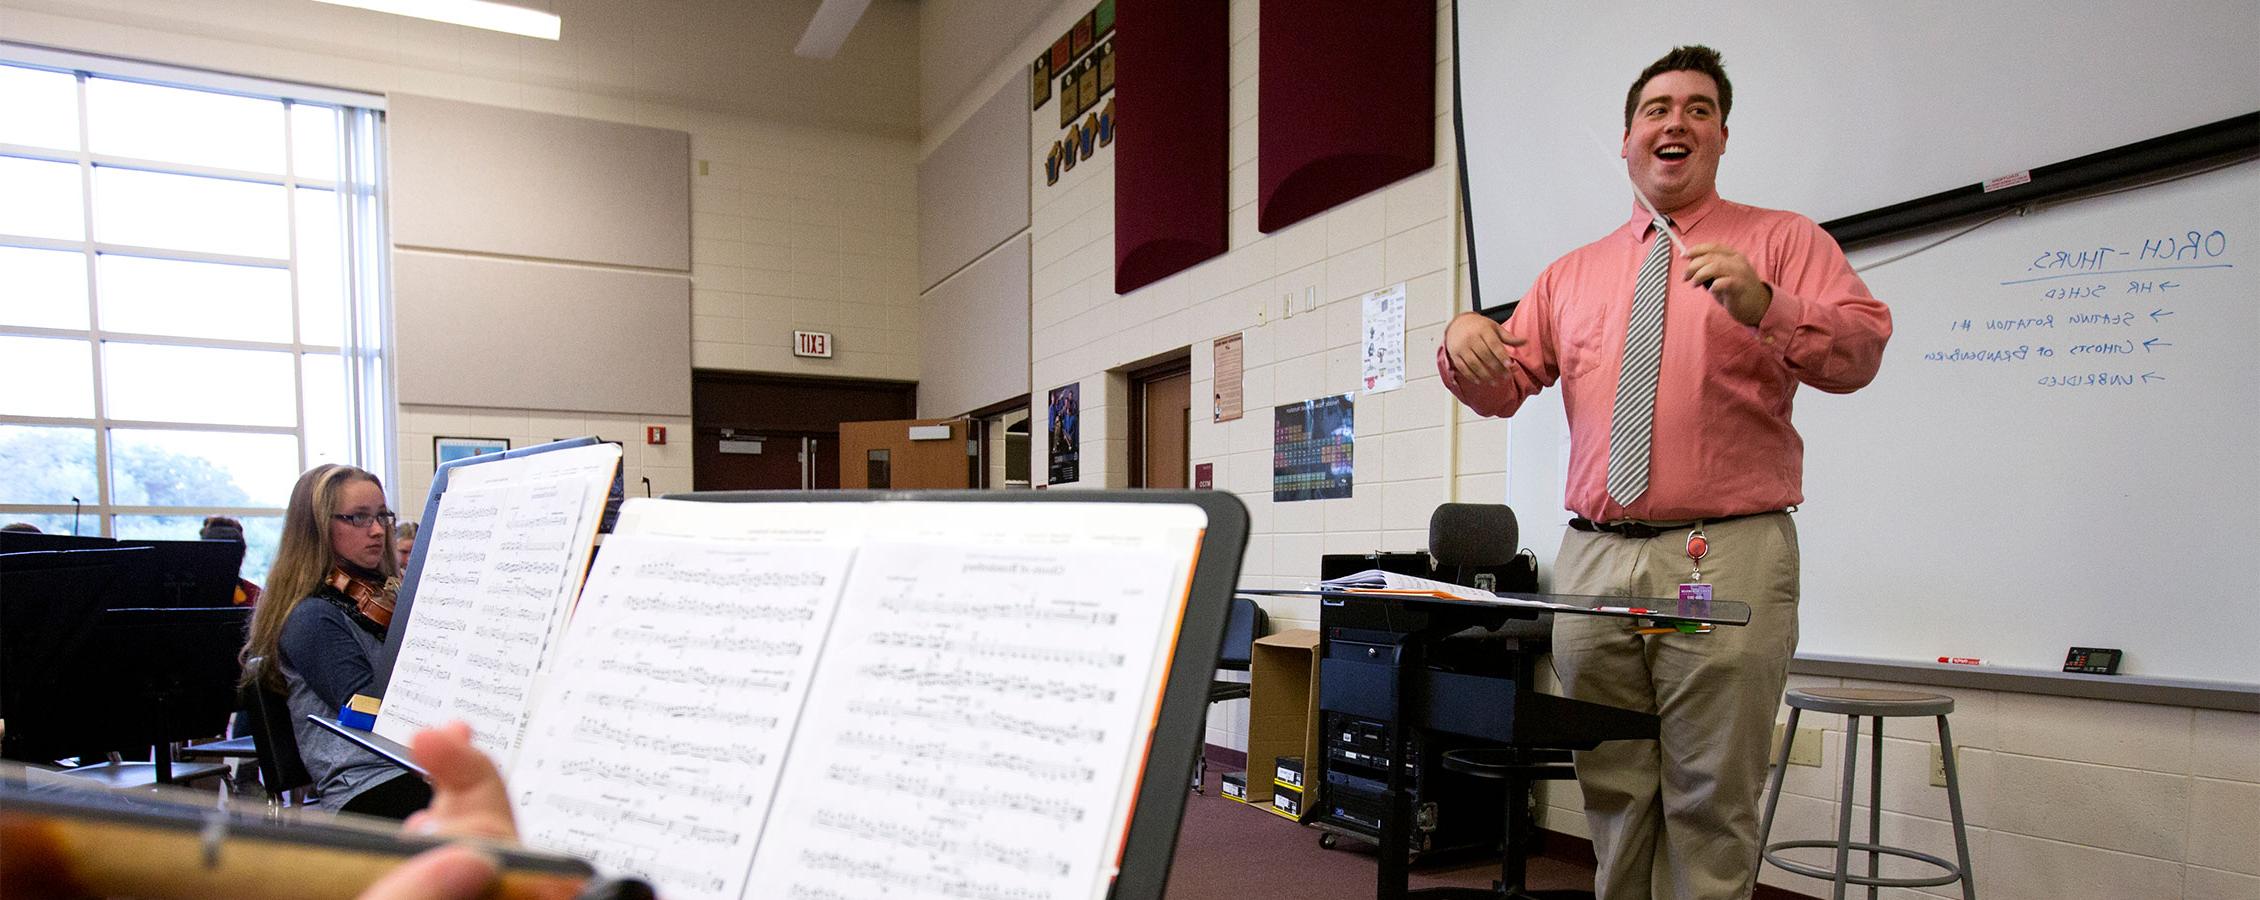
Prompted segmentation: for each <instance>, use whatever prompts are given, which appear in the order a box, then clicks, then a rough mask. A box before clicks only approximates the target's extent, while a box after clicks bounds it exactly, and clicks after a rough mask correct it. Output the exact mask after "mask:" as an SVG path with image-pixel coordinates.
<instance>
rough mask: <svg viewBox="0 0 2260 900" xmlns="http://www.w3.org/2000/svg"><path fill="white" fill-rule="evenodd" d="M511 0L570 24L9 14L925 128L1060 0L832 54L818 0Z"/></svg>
mask: <svg viewBox="0 0 2260 900" xmlns="http://www.w3.org/2000/svg"><path fill="white" fill-rule="evenodd" d="M511 2H516V3H519V4H521V5H525V6H531V7H535V8H540V9H547V10H549V11H552V12H555V13H557V14H558V15H559V16H560V17H561V18H563V20H564V33H563V35H562V37H561V39H560V40H558V41H555V42H551V41H544V40H537V39H533V38H524V37H517V36H513V35H504V34H495V33H492V32H483V31H477V30H474V29H469V28H463V27H459V26H454V25H446V24H440V23H435V22H425V21H422V20H418V19H408V18H402V17H399V16H392V15H386V14H383V13H376V12H369V11H366V10H358V9H349V8H343V7H337V6H331V5H328V4H323V3H314V2H311V0H0V24H4V23H5V20H6V15H5V12H4V10H5V9H18V10H30V11H38V12H50V13H54V14H57V15H63V16H70V17H73V18H77V19H82V20H91V21H95V22H102V23H109V24H115V25H120V26H129V27H146V28H154V29H160V30H163V31H167V32H174V33H184V34H189V35H196V36H202V37H209V38H217V39H223V40H230V41H239V42H242V43H248V44H254V45H259V46H269V47H278V48H287V49H290V50H296V51H302V52H314V53H322V54H331V55H338V56H346V57H352V58H359V59H365V60H371V61H375V62H381V63H386V64H398V65H404V66H412V67H416V68H420V69H428V70H433V71H440V72H450V73H460V74H463V75H467V76H472V77H487V78H494V79H496V80H500V81H511V82H518V83H530V84H534V85H538V86H543V87H551V88H556V89H560V90H570V91H579V92H586V93H591V94H598V95H604V96H616V97H627V98H633V99H636V100H642V101H649V102H658V103H666V104H670V105H681V106H686V107H690V108H694V109H704V110H713V111H720V112H728V113H735V114H739V115H745V116H753V117H757V118H763V119H773V120H783V121H788V122H794V123H799V124H805V125H815V126H823V127H830V128H843V129H849V130H854V131H859V132H865V133H874V134H883V135H888V136H892V137H901V138H907V139H912V140H916V139H918V138H919V137H920V132H921V131H922V126H924V125H930V124H931V123H933V122H934V121H936V120H937V119H938V118H939V117H941V116H943V115H946V114H947V113H948V112H949V110H950V109H951V108H952V107H953V106H955V105H956V104H957V103H958V102H959V101H961V100H962V99H963V98H964V96H965V95H966V94H967V93H969V92H970V91H972V90H974V89H976V88H978V87H980V86H981V85H982V83H983V82H984V81H985V80H987V79H988V78H989V76H990V75H991V74H992V73H994V72H995V71H996V66H997V65H998V63H999V62H1000V61H1001V58H1002V56H1003V54H1004V53H1006V52H1007V51H1009V50H1010V49H1011V48H1012V47H1013V46H1015V45H1017V44H1018V43H1019V42H1020V41H1021V39H1022V38H1024V37H1025V36H1026V34H1027V33H1028V32H1029V30H1030V29H1031V28H1032V27H1034V24H1035V23H1036V21H1038V20H1040V19H1042V18H1043V17H1044V13H1045V12H1046V11H1047V10H1049V9H1050V8H1052V7H1054V6H1057V5H1058V3H1059V0H924V2H923V3H921V2H919V0H875V2H873V3H872V4H871V6H870V8H869V9H868V10H867V11H866V12H865V13H864V15H863V19H862V21H860V22H858V23H857V24H856V27H855V30H854V32H853V33H851V34H850V35H849V37H848V39H847V43H846V44H845V45H844V46H842V47H841V49H840V52H839V55H837V56H835V57H833V58H832V59H828V60H812V59H803V58H801V57H798V56H794V55H793V53H792V49H793V45H794V44H795V43H796V42H798V41H799V40H800V36H801V33H802V31H804V30H805V29H806V28H807V26H808V21H809V17H810V16H812V15H814V14H815V11H816V7H817V6H818V5H819V3H820V0H511ZM4 30H5V29H4V28H0V31H4ZM4 36H5V35H4V34H0V37H4ZM922 44H923V45H924V48H923V49H924V52H923V53H922V52H921V50H922V47H921V45H922ZM338 87H344V88H358V87H364V86H360V85H351V84H341V85H338ZM921 106H923V107H924V109H923V111H922V110H921Z"/></svg>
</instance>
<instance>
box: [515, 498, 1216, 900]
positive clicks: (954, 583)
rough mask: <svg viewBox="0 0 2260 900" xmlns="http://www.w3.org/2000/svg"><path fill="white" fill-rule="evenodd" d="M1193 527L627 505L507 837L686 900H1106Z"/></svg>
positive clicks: (1189, 516) (551, 688) (554, 679)
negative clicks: (521, 837) (646, 881)
mask: <svg viewBox="0 0 2260 900" xmlns="http://www.w3.org/2000/svg"><path fill="white" fill-rule="evenodd" d="M1204 525H1205V517H1204V515H1203V514H1202V513H1201V511H1200V510H1199V509H1198V508H1196V507H1188V506H1178V505H1171V504H1143V503H1107V504H1097V503H1093V504H1074V503H1056V504H1055V503H1045V504H1028V503H1019V504H1012V503H981V502H953V503H890V502H881V503H870V504H847V503H811V504H799V503H776V502H769V503H707V502H689V501H668V500H657V501H652V500H631V501H629V504H628V506H627V508H626V509H624V510H623V512H622V515H621V519H620V524H619V527H618V529H617V530H616V531H615V533H614V534H613V536H612V537H611V538H610V539H609V540H608V541H607V543H606V545H605V548H604V550H603V553H602V554H601V555H600V556H599V557H598V561H597V565H596V566H595V568H594V570H593V571H592V573H591V575H590V579H589V584H588V587H587V590H586V591H585V592H584V594H583V597H582V600H581V603H580V608H579V611H578V612H577V613H576V614H575V617H574V621H573V623H572V626H571V628H570V629H569V632H568V634H567V636H566V639H565V642H564V645H563V648H562V651H561V653H560V660H559V664H558V666H557V668H556V670H555V672H554V674H553V675H552V676H551V677H550V678H549V680H548V683H547V684H546V685H545V688H544V691H543V695H542V699H541V700H540V701H539V703H538V704H537V708H536V712H535V724H534V728H533V730H532V732H531V734H530V737H529V741H528V743H527V745H526V747H525V749H524V750H523V751H522V753H521V760H520V768H519V771H518V773H517V774H516V775H515V776H514V781H513V790H514V792H515V793H514V798H515V799H516V801H517V807H518V815H519V823H520V827H521V829H523V831H524V833H525V835H526V838H527V840H528V842H529V843H533V844H535V845H538V846H545V847H549V848H552V849H558V850H564V851H567V852H572V853H576V854H580V855H585V856H587V857H589V858H590V859H592V860H594V861H596V862H598V863H599V864H600V865H604V866H608V867H616V868H618V869H622V870H625V871H627V872H630V873H634V874H638V875H643V876H645V877H648V878H650V879H652V880H653V881H654V883H656V884H657V885H659V886H660V887H661V889H662V892H663V893H665V894H667V895H669V896H674V897H716V898H728V897H756V896H758V897H810V898H821V897H834V896H839V897H846V896H876V895H879V894H885V895H887V896H890V897H898V898H904V897H908V898H917V897H934V898H942V897H965V896H984V897H1015V896H1028V897H1037V896H1042V897H1078V898H1092V900H1098V898H1102V897H1104V896H1106V894H1107V891H1108V888H1109V885H1110V882H1111V880H1112V878H1113V877H1114V875H1115V874H1116V868H1115V867H1116V865H1117V863H1118V859H1119V855H1120V851H1121V846H1122V841H1123V839H1124V835H1125V831H1126V829H1127V827H1128V823H1129V820H1130V817H1131V816H1130V814H1131V812H1132V809H1131V807H1132V805H1133V800H1134V799H1135V797H1136V790H1137V787H1138V784H1137V782H1138V776H1139V773H1140V771H1141V770H1142V760H1143V759H1144V755H1145V753H1146V751H1147V745H1148V742H1149V740H1150V737H1151V734H1152V729H1153V726H1154V720H1155V716H1156V715H1157V714H1158V711H1159V705H1160V698H1161V688H1162V685H1163V681H1164V680H1165V675H1166V673H1167V667H1168V662H1169V657H1170V654H1171V652H1172V651H1173V650H1174V648H1175V642H1176V638H1177V632H1178V629H1179V624H1180V621H1181V618H1182V615H1183V612H1184V604H1185V602H1186V597H1187V592H1188V591H1189V589H1190V585H1191V577H1192V571H1193V567H1194V563H1195V561H1196V559H1195V557H1196V556H1197V554H1198V549H1199V546H1200V538H1201V533H1202V529H1203V527H1204ZM827 533H828V534H829V535H831V537H829V538H826V537H824V535H825V534H827ZM690 534H698V535H703V537H691V536H687V535H690Z"/></svg>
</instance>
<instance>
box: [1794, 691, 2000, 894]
mask: <svg viewBox="0 0 2260 900" xmlns="http://www.w3.org/2000/svg"><path fill="white" fill-rule="evenodd" d="M1786 700H1787V702H1788V703H1789V729H1788V735H1789V737H1788V738H1785V739H1784V740H1783V741H1782V742H1781V753H1780V754H1779V755H1777V756H1776V757H1775V759H1774V769H1773V789H1772V791H1771V792H1770V793H1768V795H1767V796H1766V817H1765V822H1764V824H1762V825H1760V826H1759V827H1758V843H1759V844H1760V845H1762V846H1763V847H1764V848H1765V849H1764V850H1762V851H1760V856H1761V857H1762V858H1763V859H1764V860H1765V861H1766V862H1769V863H1773V864H1774V865H1776V866H1779V867H1781V868H1783V869H1786V870H1788V871H1791V872H1795V873H1797V874H1799V875H1805V876H1809V877H1812V878H1827V879H1830V880H1832V881H1834V882H1835V883H1836V893H1835V897H1836V900H1843V898H1844V886H1845V885H1847V884H1864V885H1867V886H1868V897H1869V900H1874V898H1875V896H1876V888H1878V887H1931V886H1934V885H1941V884H1946V883H1948V882H1953V881H1960V882H1961V883H1962V898H1963V900H1976V898H1977V882H1976V880H1975V879H1974V878H1973V877H1972V876H1971V874H1970V841H1969V835H1968V833H1967V832H1966V831H1965V830H1964V826H1963V822H1962V785H1961V781H1960V780H1959V778H1958V777H1957V775H1956V773H1955V771H1954V738H1953V735H1952V733H1951V732H1949V731H1948V730H1947V727H1946V714H1947V713H1950V712H1953V711H1954V698H1952V697H1948V696H1944V695H1942V694H1926V693H1923V692H1921V691H1900V690H1889V689H1884V688H1799V689H1797V690H1793V691H1790V692H1789V694H1788V696H1787V698H1786ZM1808 709H1809V710H1813V711H1814V712H1825V713H1838V714H1840V715H1843V716H1844V717H1845V719H1844V725H1845V731H1844V793H1843V795H1842V796H1841V797H1840V798H1839V799H1838V800H1837V813H1836V840H1833V841H1781V842H1778V843H1772V844H1768V843H1766V837H1767V836H1768V835H1770V834H1772V833H1773V813H1774V807H1775V806H1776V805H1778V804H1780V802H1781V779H1782V774H1783V772H1784V771H1785V770H1786V769H1788V767H1789V745H1790V744H1791V743H1792V742H1793V741H1794V740H1795V738H1796V735H1797V716H1798V714H1800V713H1802V712H1804V711H1805V710H1808ZM1861 716H1867V717H1869V718H1872V719H1874V720H1875V737H1874V738H1873V739H1872V743H1871V744H1870V747H1871V749H1870V750H1869V754H1868V755H1869V760H1868V768H1869V771H1870V778H1869V780H1868V839H1867V841H1866V842H1865V843H1855V842H1853V840H1852V780H1853V773H1854V771H1855V770H1856V769H1857V768H1858V765H1857V763H1858V759H1859V755H1860V754H1859V746H1860V717H1861ZM1887 716H1935V717H1937V719H1938V744H1939V752H1940V753H1941V754H1942V755H1943V758H1944V761H1945V766H1946V803H1947V808H1948V809H1950V810H1952V811H1953V815H1954V853H1955V855H1956V857H1957V859H1959V860H1960V865H1956V864H1955V863H1953V862H1949V861H1947V860H1945V859H1941V858H1939V857H1937V856H1932V855H1931V854H1928V853H1922V852H1919V851H1915V850H1908V849H1905V848H1901V847H1886V846H1884V845H1883V844H1882V834H1883V802H1882V798H1883V720H1884V718H1885V717H1887ZM1805 847H1834V848H1836V868H1835V870H1834V871H1830V870H1827V869H1821V868H1819V867H1816V866H1808V865H1805V864H1803V863H1799V862H1793V861H1790V860H1786V859H1783V858H1781V857H1780V856H1778V855H1777V853H1778V852H1779V851H1782V850H1792V849H1798V848H1805ZM1853 850H1863V851H1866V852H1867V854H1868V873H1867V874H1866V875H1853V874H1851V873H1850V865H1851V855H1852V851H1853ZM1884 854H1890V855H1892V856H1898V857H1904V858H1906V859H1912V860H1916V861H1918V862H1925V863H1929V864H1931V865H1934V866H1937V867H1939V868H1940V869H1942V870H1944V874H1941V875H1934V876H1930V877H1925V878H1885V877H1883V876H1882V875H1880V874H1878V871H1877V869H1878V866H1879V865H1880V862H1881V860H1882V857H1883V855H1884Z"/></svg>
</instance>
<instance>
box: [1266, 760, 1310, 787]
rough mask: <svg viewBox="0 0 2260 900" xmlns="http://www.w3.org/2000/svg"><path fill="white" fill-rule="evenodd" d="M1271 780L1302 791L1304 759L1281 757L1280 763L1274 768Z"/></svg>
mask: <svg viewBox="0 0 2260 900" xmlns="http://www.w3.org/2000/svg"><path fill="white" fill-rule="evenodd" d="M1271 780H1272V781H1275V782H1278V783H1279V784H1281V785H1284V786H1287V787H1291V788H1294V789H1296V790H1298V791H1299V790H1302V789H1303V758H1302V757H1300V756H1282V757H1279V760H1278V763H1277V764H1276V765H1274V766H1273V767H1272V775H1271Z"/></svg>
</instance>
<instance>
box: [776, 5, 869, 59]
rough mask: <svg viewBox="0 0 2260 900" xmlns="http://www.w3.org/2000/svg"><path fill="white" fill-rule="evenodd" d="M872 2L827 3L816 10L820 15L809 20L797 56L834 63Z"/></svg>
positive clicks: (795, 52) (797, 48) (795, 50)
mask: <svg viewBox="0 0 2260 900" xmlns="http://www.w3.org/2000/svg"><path fill="white" fill-rule="evenodd" d="M870 5H871V0H824V5H822V6H819V7H817V8H816V15H814V16H812V17H810V18H809V20H808V30H807V31H805V32H802V33H801V36H800V44H799V45H798V46H795V47H794V48H793V55H794V56H805V57H808V58H809V59H831V58H832V56H833V55H834V54H836V53H839V52H840V45H841V44H845V43H847V36H848V32H850V31H854V30H855V23H856V20H858V19H861V18H863V10H864V8H865V7H868V6H870Z"/></svg>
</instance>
